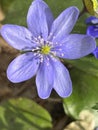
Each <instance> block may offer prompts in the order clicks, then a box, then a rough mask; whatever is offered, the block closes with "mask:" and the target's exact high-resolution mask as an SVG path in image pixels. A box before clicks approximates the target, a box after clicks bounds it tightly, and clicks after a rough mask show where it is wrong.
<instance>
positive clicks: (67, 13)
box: [1, 0, 96, 99]
mask: <svg viewBox="0 0 98 130" xmlns="http://www.w3.org/2000/svg"><path fill="white" fill-rule="evenodd" d="M78 15H79V10H78V9H77V8H76V7H74V6H73V7H69V8H67V9H66V10H64V11H63V12H62V13H61V14H60V15H59V16H58V17H57V18H56V19H55V20H54V18H53V15H52V13H51V11H50V9H49V7H48V5H47V4H46V3H45V2H44V1H43V0H34V2H33V3H32V4H31V6H30V8H29V11H28V14H27V26H28V29H27V28H25V27H23V26H18V25H10V24H7V25H4V26H2V28H1V35H2V37H3V38H4V39H5V40H6V41H7V42H8V44H9V45H11V46H13V47H14V48H16V49H18V50H21V51H22V52H23V54H22V55H20V56H18V57H17V58H16V59H14V60H13V61H12V62H11V63H10V65H9V66H8V69H7V77H8V79H9V80H10V81H12V82H14V83H18V82H22V81H26V80H28V79H30V78H32V77H33V76H35V75H36V86H37V90H38V95H39V97H40V98H43V99H45V98H48V97H49V96H50V93H51V90H52V89H54V90H55V91H56V92H57V93H58V94H59V95H60V96H61V97H68V96H70V94H71V93H72V82H71V78H70V75H69V72H68V70H67V68H66V67H65V66H64V65H63V64H62V63H61V62H60V60H59V58H65V59H78V58H81V57H83V56H86V55H88V54H89V53H91V52H92V51H93V50H94V49H95V47H96V43H95V40H94V39H93V38H92V37H91V36H87V35H80V34H69V33H70V32H71V31H72V29H73V27H74V25H75V23H76V21H77V19H78Z"/></svg>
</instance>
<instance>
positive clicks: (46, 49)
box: [41, 45, 51, 55]
mask: <svg viewBox="0 0 98 130" xmlns="http://www.w3.org/2000/svg"><path fill="white" fill-rule="evenodd" d="M50 49H51V47H50V46H49V45H45V46H42V48H41V53H42V54H44V55H48V54H49V53H50Z"/></svg>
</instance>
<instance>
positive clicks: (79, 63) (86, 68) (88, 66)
mask: <svg viewBox="0 0 98 130" xmlns="http://www.w3.org/2000/svg"><path fill="white" fill-rule="evenodd" d="M66 62H67V63H69V64H71V65H72V67H73V68H76V69H79V70H80V71H83V72H84V73H87V74H90V75H92V76H95V77H98V60H97V59H96V58H95V57H94V56H92V55H89V56H86V57H84V58H81V59H77V60H66Z"/></svg>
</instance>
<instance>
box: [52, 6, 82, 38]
mask: <svg viewBox="0 0 98 130" xmlns="http://www.w3.org/2000/svg"><path fill="white" fill-rule="evenodd" d="M78 15H79V10H78V9H77V8H76V7H69V8H67V9H66V10H65V11H63V12H62V13H61V14H60V16H58V18H57V19H56V20H55V21H54V22H53V25H52V29H51V33H50V39H51V38H54V39H56V38H61V37H63V36H65V35H66V34H69V33H70V32H71V31H72V29H73V27H74V25H75V23H76V21H77V19H78ZM52 36H53V37H52Z"/></svg>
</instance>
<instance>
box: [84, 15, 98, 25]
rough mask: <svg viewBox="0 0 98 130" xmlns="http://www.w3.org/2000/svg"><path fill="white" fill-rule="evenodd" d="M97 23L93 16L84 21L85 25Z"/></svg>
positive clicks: (97, 19) (97, 20)
mask: <svg viewBox="0 0 98 130" xmlns="http://www.w3.org/2000/svg"><path fill="white" fill-rule="evenodd" d="M96 22H97V23H98V18H96V17H95V16H90V17H88V18H87V19H86V24H91V23H96Z"/></svg>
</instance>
